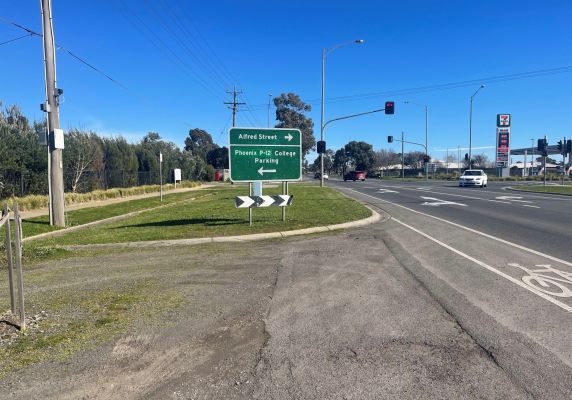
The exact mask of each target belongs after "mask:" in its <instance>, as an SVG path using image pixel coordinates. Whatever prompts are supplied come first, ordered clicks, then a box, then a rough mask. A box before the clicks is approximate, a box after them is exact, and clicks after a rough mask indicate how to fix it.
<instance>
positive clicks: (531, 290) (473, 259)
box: [391, 217, 572, 313]
mask: <svg viewBox="0 0 572 400" xmlns="http://www.w3.org/2000/svg"><path fill="white" fill-rule="evenodd" d="M391 219H392V220H393V221H395V222H397V223H398V224H401V225H403V226H405V227H406V228H409V229H411V230H412V231H414V232H417V233H418V234H420V235H422V236H424V237H426V238H427V239H429V240H431V241H433V242H435V243H437V244H438V245H440V246H442V247H444V248H446V249H447V250H450V251H452V252H453V253H455V254H458V255H460V256H461V257H464V258H466V259H467V260H470V261H472V262H474V263H475V264H477V265H480V266H481V267H483V268H485V269H487V270H489V271H491V272H493V273H495V274H497V275H499V276H502V277H503V278H505V279H506V280H509V281H510V282H512V283H514V284H515V285H518V286H520V287H521V288H523V289H526V290H528V291H529V292H532V293H534V294H535V295H537V296H539V297H542V298H543V299H544V300H548V301H549V302H551V303H552V304H555V305H557V306H558V307H560V308H562V309H563V310H566V311H568V312H569V313H572V307H570V306H569V305H568V304H565V303H562V302H560V301H558V300H556V299H554V298H552V297H550V296H549V295H547V294H545V293H543V292H541V291H539V290H537V289H534V288H533V287H531V286H528V285H527V284H525V283H523V282H521V281H519V280H518V279H516V278H514V277H512V276H510V275H508V274H505V273H504V272H502V271H499V270H498V269H496V268H494V267H491V266H490V265H488V264H486V263H484V262H482V261H481V260H477V259H476V258H474V257H471V256H470V255H468V254H465V253H463V252H462V251H460V250H457V249H455V248H454V247H452V246H449V245H448V244H446V243H443V242H441V241H440V240H438V239H435V238H433V237H431V236H429V235H428V234H426V233H424V232H422V231H420V230H419V229H417V228H414V227H412V226H411V225H407V224H406V223H405V222H401V221H400V220H398V219H396V218H393V217H391Z"/></svg>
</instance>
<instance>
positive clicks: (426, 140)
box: [404, 100, 429, 181]
mask: <svg viewBox="0 0 572 400" xmlns="http://www.w3.org/2000/svg"><path fill="white" fill-rule="evenodd" d="M404 103H405V104H414V105H416V106H419V107H423V108H425V155H426V156H428V155H429V154H427V153H428V151H429V150H428V149H429V147H428V137H429V134H428V132H429V106H427V105H425V104H419V103H414V102H412V101H409V100H405V102H404ZM425 180H426V181H428V180H429V164H428V163H425Z"/></svg>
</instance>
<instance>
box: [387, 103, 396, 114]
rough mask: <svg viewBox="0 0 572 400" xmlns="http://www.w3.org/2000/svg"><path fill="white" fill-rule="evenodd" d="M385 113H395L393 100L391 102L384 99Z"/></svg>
mask: <svg viewBox="0 0 572 400" xmlns="http://www.w3.org/2000/svg"><path fill="white" fill-rule="evenodd" d="M385 113H386V114H394V113H395V102H393V101H386V102H385Z"/></svg>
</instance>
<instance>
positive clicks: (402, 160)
mask: <svg viewBox="0 0 572 400" xmlns="http://www.w3.org/2000/svg"><path fill="white" fill-rule="evenodd" d="M403 148H404V145H403V131H401V180H405V169H404V168H405V166H404V165H403V163H404V162H405V161H404V160H405V155H404V154H403V151H404V150H403Z"/></svg>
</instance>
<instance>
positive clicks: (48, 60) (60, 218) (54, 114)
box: [40, 0, 65, 227]
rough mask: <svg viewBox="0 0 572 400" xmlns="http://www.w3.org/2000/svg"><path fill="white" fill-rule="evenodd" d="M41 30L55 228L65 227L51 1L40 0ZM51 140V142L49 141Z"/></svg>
mask: <svg viewBox="0 0 572 400" xmlns="http://www.w3.org/2000/svg"><path fill="white" fill-rule="evenodd" d="M40 5H41V9H42V30H43V44H44V63H45V80H46V100H47V104H48V106H49V109H48V146H49V149H50V160H51V163H50V164H51V171H50V174H51V175H50V179H51V186H52V198H51V206H52V211H53V221H54V224H55V225H57V226H62V227H63V226H65V210H64V173H63V162H62V149H56V148H55V147H54V140H53V136H54V129H59V127H60V121H59V110H58V105H59V104H58V103H59V101H58V96H59V93H57V92H56V55H55V49H54V32H53V25H52V5H51V0H41V3H40ZM50 139H51V140H50Z"/></svg>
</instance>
